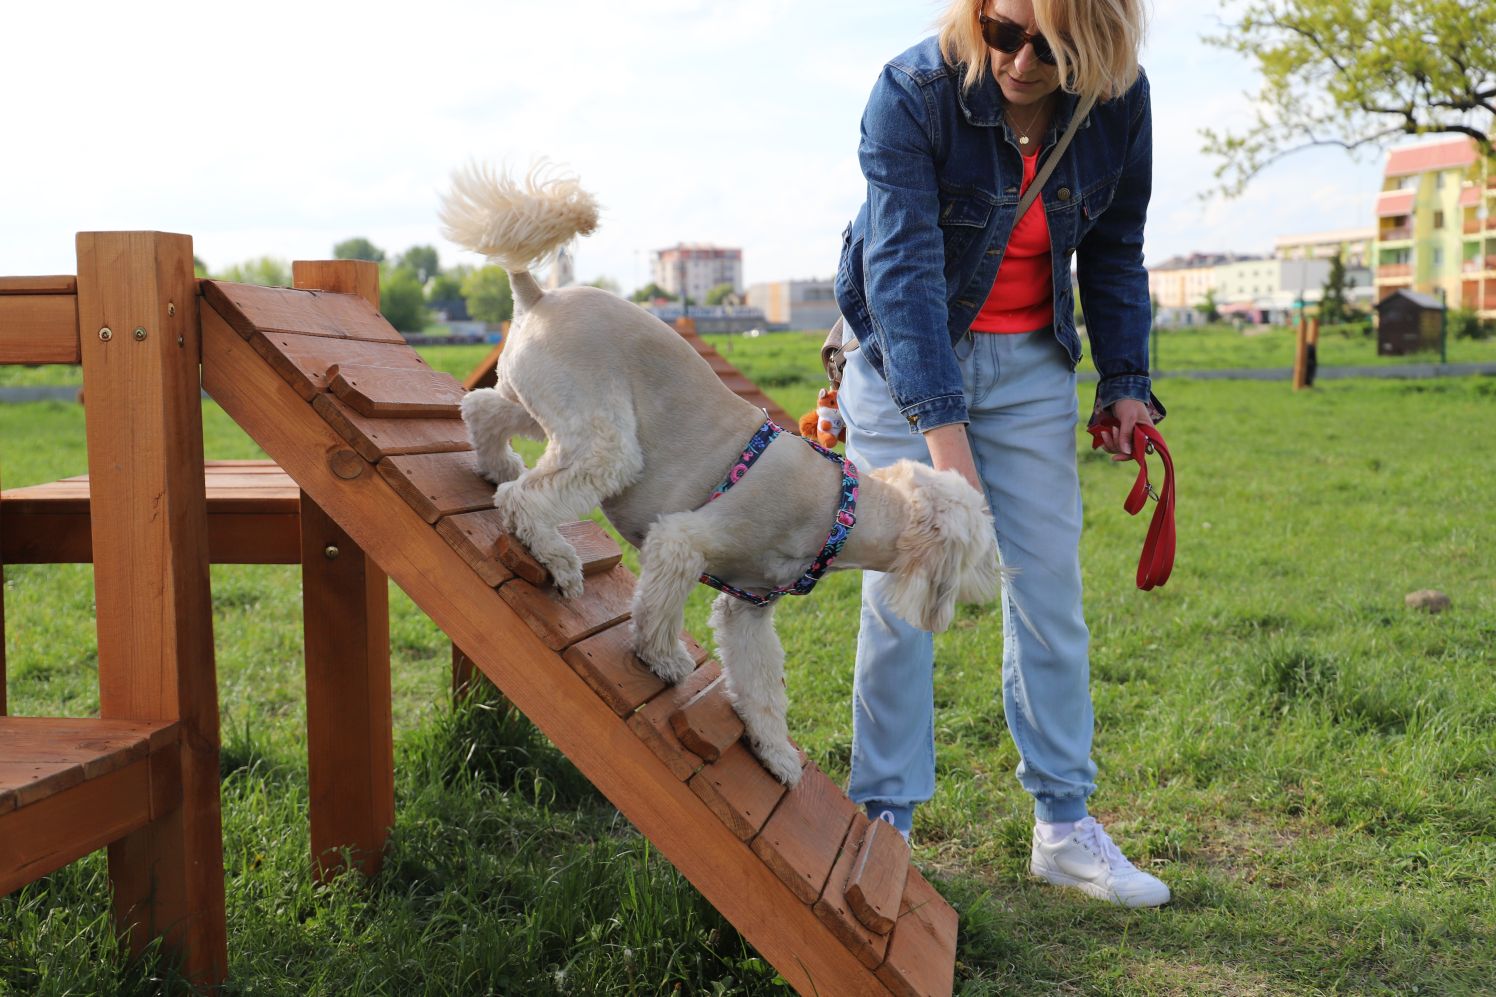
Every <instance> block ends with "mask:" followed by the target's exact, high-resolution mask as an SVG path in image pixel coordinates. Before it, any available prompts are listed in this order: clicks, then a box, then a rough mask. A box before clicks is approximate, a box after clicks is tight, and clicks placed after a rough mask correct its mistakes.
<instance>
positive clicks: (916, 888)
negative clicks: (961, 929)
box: [877, 872, 958, 997]
mask: <svg viewBox="0 0 1496 997" xmlns="http://www.w3.org/2000/svg"><path fill="white" fill-rule="evenodd" d="M957 921H958V918H957V915H956V911H955V908H953V907H952V906H951V905H950V904H949V903H947V902H946V900H945V898H944V897H942V896H941V895H940V894H939V893H937V892H936V890H935V887H933V886H931V885H930V884H929V883H927V882H926V881H925V878H924V877H923V876H921V875H920V874H919V873H918V872H911V873H910V874H909V883H908V885H907V886H906V887H905V888H904V898H903V901H902V902H901V904H900V913H899V920H898V923H897V924H895V925H894V928H893V935H892V937H891V938H890V940H889V943H888V957H887V958H886V959H884V960H883V964H882V965H881V966H879V967H878V969H877V976H878V979H879V980H881V981H882V982H883V985H884V986H886V987H888V989H889V990H890V991H891V992H892V993H893V994H894V995H895V997H949V994H950V993H951V991H952V990H953V989H954V987H955V972H956V927H957Z"/></svg>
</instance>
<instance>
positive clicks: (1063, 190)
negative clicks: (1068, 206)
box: [1055, 187, 1070, 201]
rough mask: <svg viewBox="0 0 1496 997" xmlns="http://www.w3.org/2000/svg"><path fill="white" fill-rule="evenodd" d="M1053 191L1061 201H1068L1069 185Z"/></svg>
mask: <svg viewBox="0 0 1496 997" xmlns="http://www.w3.org/2000/svg"><path fill="white" fill-rule="evenodd" d="M1055 193H1056V194H1058V195H1059V198H1060V200H1062V201H1068V200H1070V188H1069V187H1061V188H1060V189H1059V190H1058V191H1056V192H1055Z"/></svg>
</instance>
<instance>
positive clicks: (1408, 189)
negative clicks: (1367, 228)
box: [1375, 136, 1496, 319]
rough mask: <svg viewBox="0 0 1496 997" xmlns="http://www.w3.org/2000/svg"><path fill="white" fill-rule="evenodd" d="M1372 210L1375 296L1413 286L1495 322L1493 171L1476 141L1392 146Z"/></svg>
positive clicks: (1495, 172) (1495, 177)
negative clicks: (1373, 219) (1373, 209)
mask: <svg viewBox="0 0 1496 997" xmlns="http://www.w3.org/2000/svg"><path fill="white" fill-rule="evenodd" d="M1376 215H1377V240H1376V247H1375V257H1376V278H1375V279H1376V298H1377V300H1378V301H1380V300H1382V299H1383V298H1385V297H1386V296H1387V295H1389V294H1391V293H1393V292H1394V291H1398V290H1410V291H1416V292H1420V293H1423V294H1431V295H1434V296H1441V295H1442V297H1443V299H1444V300H1445V302H1446V303H1448V305H1449V306H1450V307H1461V308H1469V309H1471V310H1473V311H1476V312H1477V313H1479V314H1480V316H1481V317H1482V318H1490V319H1496V217H1493V216H1496V169H1493V166H1492V164H1491V163H1490V162H1489V161H1487V160H1486V159H1484V158H1483V157H1481V156H1480V155H1479V153H1478V151H1477V148H1476V145H1475V142H1474V141H1473V140H1471V139H1469V138H1466V137H1463V136H1460V137H1456V138H1440V139H1436V140H1434V141H1429V142H1419V143H1416V144H1413V145H1406V146H1400V147H1398V148H1396V149H1393V150H1392V151H1391V153H1389V154H1388V156H1387V166H1386V169H1385V170H1384V172H1383V180H1382V190H1381V192H1380V193H1379V194H1378V195H1377V202H1376Z"/></svg>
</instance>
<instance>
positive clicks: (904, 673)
mask: <svg viewBox="0 0 1496 997" xmlns="http://www.w3.org/2000/svg"><path fill="white" fill-rule="evenodd" d="M1139 5H1140V0H953V2H952V3H951V4H950V6H949V8H948V9H947V10H946V12H945V14H944V15H943V16H942V18H941V23H940V32H939V35H938V36H936V37H933V38H929V39H926V40H925V41H924V42H921V43H920V44H918V45H916V46H915V47H914V48H912V49H910V50H909V51H907V52H905V53H904V54H903V55H900V56H898V57H897V58H895V59H894V60H892V61H891V62H889V63H888V64H887V65H886V66H885V67H884V69H883V72H882V75H881V76H880V77H879V79H878V82H877V84H876V85H875V86H874V88H873V92H872V96H871V97H870V98H869V100H868V103H867V109H866V111H865V112H864V114H863V119H862V141H861V145H860V148H859V158H860V160H861V163H862V170H863V174H864V176H866V178H867V200H866V202H865V203H864V204H863V206H862V209H861V211H860V212H859V213H858V215H857V218H856V220H855V221H854V222H853V223H852V224H851V225H850V226H849V227H848V229H847V232H846V234H845V236H844V246H843V251H842V260H841V266H840V268H839V271H838V274H837V280H836V291H837V299H838V302H839V304H840V305H841V310H842V314H843V316H844V318H845V319H846V323H847V326H848V328H849V330H850V331H851V332H852V333H853V334H854V335H855V336H856V337H857V339H858V341H859V342H860V344H861V347H862V348H861V349H858V350H856V351H855V352H852V353H850V354H849V355H848V360H847V367H846V371H845V373H844V375H843V381H842V388H841V393H840V404H841V407H842V411H843V415H844V417H845V419H846V422H847V433H848V435H847V450H848V454H849V455H850V456H851V457H852V459H853V460H854V461H856V462H857V463H858V464H859V465H860V466H865V467H876V466H880V465H884V464H889V463H892V462H893V461H895V460H898V459H900V458H911V459H916V460H925V461H928V462H930V463H933V464H934V466H935V467H937V468H942V469H945V468H949V469H953V470H955V471H958V472H959V473H960V474H962V475H963V476H964V477H965V478H966V479H967V480H968V481H970V482H971V483H972V485H973V486H975V487H977V488H979V489H981V490H982V491H983V492H984V493H985V495H986V497H987V501H988V505H989V508H991V510H992V512H993V516H994V520H995V523H996V529H997V538H998V546H999V549H1000V551H1001V552H1002V557H1003V561H1004V563H1005V564H1006V565H1007V566H1008V567H1010V568H1016V569H1017V573H1016V575H1015V576H1014V577H1013V579H1012V581H1011V583H1010V585H1009V586H1008V587H1007V588H1006V589H1005V591H1004V594H1003V603H1002V607H1003V703H1004V707H1005V710H1006V716H1007V722H1008V729H1009V731H1010V732H1011V734H1012V736H1013V740H1014V742H1015V743H1016V744H1017V746H1018V752H1019V758H1020V761H1019V764H1018V780H1019V782H1020V784H1021V785H1022V786H1023V788H1024V789H1026V790H1028V792H1029V793H1030V794H1031V795H1032V796H1033V798H1034V814H1035V827H1034V834H1033V844H1032V856H1031V863H1030V867H1031V869H1032V871H1033V873H1034V874H1035V875H1036V876H1038V877H1040V878H1041V879H1044V880H1047V881H1049V882H1053V883H1058V884H1061V885H1065V886H1071V887H1074V888H1077V889H1080V890H1083V891H1084V892H1086V893H1088V894H1090V895H1092V896H1095V897H1098V898H1101V899H1105V900H1109V901H1111V902H1114V903H1120V904H1125V905H1128V906H1156V905H1159V904H1162V903H1165V902H1167V901H1168V899H1169V890H1168V887H1166V886H1165V885H1164V884H1163V883H1161V882H1160V881H1159V880H1157V879H1155V878H1154V877H1153V876H1150V875H1148V874H1147V873H1144V872H1142V871H1140V870H1138V869H1136V868H1135V867H1133V866H1132V865H1131V863H1129V862H1128V861H1127V859H1126V858H1124V857H1123V855H1122V853H1121V852H1120V851H1119V850H1118V849H1117V847H1116V846H1115V845H1114V844H1113V843H1112V841H1111V839H1110V837H1109V836H1108V835H1107V834H1106V832H1105V830H1104V829H1103V828H1102V827H1101V825H1100V824H1098V823H1096V821H1095V820H1094V819H1092V818H1090V817H1088V816H1087V813H1086V799H1087V797H1089V796H1090V795H1091V793H1092V792H1093V791H1094V790H1095V783H1094V782H1093V779H1094V777H1095V773H1096V766H1095V764H1094V763H1093V762H1092V760H1091V757H1090V753H1091V737H1092V732H1093V727H1094V718H1093V715H1092V710H1091V698H1090V691H1089V671H1090V666H1089V660H1088V639H1089V635H1088V631H1087V629H1086V625H1085V620H1084V618H1083V615H1082V608H1081V584H1080V563H1079V556H1078V549H1079V542H1080V527H1081V509H1080V489H1079V483H1078V478H1077V474H1076V465H1075V442H1076V437H1075V424H1076V418H1077V412H1076V382H1075V365H1076V364H1077V363H1078V362H1079V360H1080V358H1081V343H1080V339H1079V336H1078V335H1077V332H1076V328H1075V321H1074V317H1073V315H1074V303H1073V301H1072V292H1071V280H1070V262H1071V258H1072V256H1073V257H1074V258H1075V260H1076V263H1077V267H1078V279H1079V286H1080V298H1081V305H1082V307H1083V309H1084V311H1085V314H1086V316H1087V318H1088V322H1087V331H1088V334H1089V337H1090V340H1091V345H1092V352H1093V354H1094V357H1095V363H1096V366H1097V369H1098V370H1099V371H1100V374H1101V380H1100V384H1099V385H1098V388H1097V391H1096V400H1095V407H1094V409H1093V412H1092V418H1093V420H1094V419H1096V418H1099V417H1100V415H1101V414H1102V413H1103V412H1105V411H1109V412H1110V413H1111V414H1112V415H1113V416H1115V417H1116V419H1117V420H1118V422H1119V423H1120V426H1119V428H1118V429H1115V430H1111V431H1110V432H1109V433H1108V434H1107V436H1106V438H1105V440H1104V445H1105V447H1106V449H1107V450H1108V451H1109V452H1111V453H1112V454H1113V455H1114V459H1117V460H1125V459H1128V455H1130V452H1131V444H1130V441H1131V438H1132V427H1133V425H1134V424H1135V423H1138V422H1148V423H1151V422H1152V421H1154V420H1156V419H1160V418H1162V416H1163V409H1162V408H1161V407H1160V406H1159V405H1158V403H1157V400H1156V399H1155V398H1154V397H1153V395H1152V391H1151V382H1150V380H1149V375H1148V355H1147V344H1148V330H1149V324H1150V310H1149V302H1148V278H1147V273H1146V271H1145V270H1144V268H1143V221H1144V216H1145V215H1146V213H1147V207H1148V198H1149V193H1150V188H1151V175H1152V118H1151V113H1150V109H1149V97H1148V82H1147V79H1146V77H1145V76H1143V74H1142V72H1141V70H1140V68H1139V67H1138V63H1137V54H1138V48H1139V45H1140V44H1141V40H1142V34H1143V25H1142V12H1141V10H1140V6H1139ZM1087 97H1095V98H1096V102H1095V104H1094V107H1093V108H1092V109H1091V110H1090V112H1089V114H1088V115H1087V116H1086V118H1085V119H1084V120H1083V122H1082V123H1081V124H1080V126H1079V127H1078V129H1077V130H1076V131H1075V133H1074V137H1073V140H1072V142H1071V144H1070V146H1069V148H1068V149H1067V150H1065V151H1064V153H1063V155H1062V157H1061V158H1060V160H1059V161H1058V166H1057V168H1056V169H1055V171H1054V172H1053V174H1052V175H1051V176H1050V178H1049V180H1048V181H1047V182H1046V183H1045V184H1044V185H1043V188H1042V192H1041V194H1040V196H1039V197H1038V199H1037V200H1035V201H1034V203H1033V205H1032V207H1030V208H1029V209H1028V210H1027V212H1026V213H1025V215H1024V217H1023V218H1021V219H1016V218H1015V217H1014V216H1015V215H1016V214H1017V208H1018V202H1019V199H1020V197H1021V195H1022V193H1023V192H1024V191H1025V190H1026V189H1027V187H1028V185H1029V183H1030V182H1031V181H1032V180H1033V179H1034V177H1035V174H1036V172H1037V171H1038V170H1039V169H1040V168H1041V160H1042V159H1043V155H1042V153H1043V152H1044V151H1046V150H1050V149H1052V147H1053V146H1054V145H1055V144H1056V143H1057V141H1058V140H1059V138H1060V136H1061V135H1062V134H1063V133H1064V131H1065V129H1066V126H1067V125H1068V124H1069V123H1070V120H1071V118H1072V116H1075V115H1076V113H1077V109H1078V106H1079V105H1080V104H1081V103H1082V102H1083V101H1084V99H1085V98H1087ZM883 585H884V581H883V576H881V575H879V574H876V573H872V572H869V573H866V574H865V575H864V579H863V603H862V624H861V632H860V635H859V638H858V646H857V673H856V692H855V696H854V703H855V706H854V709H853V746H852V773H851V784H850V787H849V792H850V794H851V796H852V798H853V799H854V800H856V801H858V802H859V803H862V804H863V805H864V806H866V807H867V809H868V813H869V815H870V816H873V817H881V818H882V819H884V820H887V821H889V822H890V823H893V824H895V825H896V826H897V827H898V828H899V829H900V830H901V831H903V832H904V833H905V834H906V835H907V834H908V832H909V830H910V827H911V825H912V819H913V811H914V806H915V805H916V804H918V803H921V802H923V801H924V800H927V799H929V798H930V796H931V795H933V793H934V789H935V755H934V705H933V694H932V664H933V659H934V647H933V642H932V638H931V635H930V634H928V633H924V632H921V631H918V630H915V629H913V628H912V627H910V626H909V625H907V624H906V623H904V622H903V621H902V620H901V619H899V618H898V617H897V616H895V615H894V614H893V613H891V612H889V611H888V610H887V608H886V606H885V604H884V601H883V598H882V590H883Z"/></svg>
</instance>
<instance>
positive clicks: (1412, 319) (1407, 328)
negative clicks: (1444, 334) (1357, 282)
mask: <svg viewBox="0 0 1496 997" xmlns="http://www.w3.org/2000/svg"><path fill="white" fill-rule="evenodd" d="M1443 327H1444V302H1442V301H1440V300H1439V299H1438V298H1436V297H1434V296H1433V295H1431V294H1424V293H1422V292H1420V291H1409V290H1398V291H1393V292H1392V293H1391V294H1389V295H1387V296H1386V297H1385V298H1383V299H1382V300H1381V301H1380V302H1378V303H1377V352H1378V353H1379V354H1382V355H1384V356H1401V355H1403V354H1405V353H1417V352H1419V351H1420V350H1437V349H1438V348H1439V336H1440V334H1441V330H1442V329H1443Z"/></svg>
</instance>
